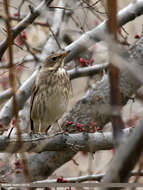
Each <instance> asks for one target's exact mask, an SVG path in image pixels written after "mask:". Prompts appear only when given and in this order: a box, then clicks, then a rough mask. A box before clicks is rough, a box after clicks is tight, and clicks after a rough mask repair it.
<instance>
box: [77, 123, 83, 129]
mask: <svg viewBox="0 0 143 190" xmlns="http://www.w3.org/2000/svg"><path fill="white" fill-rule="evenodd" d="M76 127H77V128H82V127H84V125H83V124H81V123H77V124H76Z"/></svg>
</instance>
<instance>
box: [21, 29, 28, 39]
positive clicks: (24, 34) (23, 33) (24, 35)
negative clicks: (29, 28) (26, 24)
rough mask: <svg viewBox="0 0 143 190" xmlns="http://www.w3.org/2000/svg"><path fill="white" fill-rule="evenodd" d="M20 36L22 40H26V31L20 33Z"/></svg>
mask: <svg viewBox="0 0 143 190" xmlns="http://www.w3.org/2000/svg"><path fill="white" fill-rule="evenodd" d="M21 36H22V37H23V38H24V39H27V34H26V31H25V30H24V31H23V32H22V33H21Z"/></svg>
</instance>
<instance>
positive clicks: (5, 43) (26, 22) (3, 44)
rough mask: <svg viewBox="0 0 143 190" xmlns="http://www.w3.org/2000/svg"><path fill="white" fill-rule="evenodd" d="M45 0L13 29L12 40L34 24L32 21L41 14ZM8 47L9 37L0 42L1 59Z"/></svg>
mask: <svg viewBox="0 0 143 190" xmlns="http://www.w3.org/2000/svg"><path fill="white" fill-rule="evenodd" d="M44 3H45V0H43V1H42V2H41V3H40V4H39V5H38V7H36V8H35V9H33V12H32V13H29V14H28V15H27V16H26V17H25V18H24V19H23V20H22V21H20V22H19V23H18V24H17V25H16V26H15V27H14V28H13V29H12V36H11V37H12V41H13V40H14V39H15V38H16V36H17V35H18V34H19V33H20V32H22V31H23V30H24V29H25V28H26V27H27V26H28V25H30V24H32V22H33V21H34V20H35V19H36V18H37V17H38V16H39V15H40V9H41V7H42V6H43V5H44ZM7 47H8V38H6V39H5V40H3V41H2V42H1V43H0V59H1V58H2V56H3V54H4V52H5V51H6V49H7Z"/></svg>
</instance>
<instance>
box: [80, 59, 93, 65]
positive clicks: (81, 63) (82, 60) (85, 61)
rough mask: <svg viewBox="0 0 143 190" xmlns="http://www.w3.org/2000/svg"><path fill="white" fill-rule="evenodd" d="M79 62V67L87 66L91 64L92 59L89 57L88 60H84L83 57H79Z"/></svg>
mask: <svg viewBox="0 0 143 190" xmlns="http://www.w3.org/2000/svg"><path fill="white" fill-rule="evenodd" d="M79 62H80V66H81V67H87V66H92V64H93V62H94V59H93V58H91V59H90V60H85V59H83V58H80V59H79Z"/></svg>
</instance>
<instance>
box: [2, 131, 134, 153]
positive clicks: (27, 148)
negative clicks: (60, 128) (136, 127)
mask: <svg viewBox="0 0 143 190" xmlns="http://www.w3.org/2000/svg"><path fill="white" fill-rule="evenodd" d="M132 131H133V129H132V128H129V129H125V130H124V136H125V137H126V138H127V137H128V136H130V134H131V133H132ZM22 143H23V151H24V152H36V153H38V152H44V151H66V150H70V149H71V151H72V150H74V151H75V152H78V151H87V152H95V151H97V150H110V149H111V148H113V147H114V143H113V137H112V133H111V132H104V133H102V132H101V133H99V132H96V133H89V134H87V133H83V134H82V133H77V134H68V135H66V134H65V135H64V134H63V135H62V134H59V135H56V136H54V137H50V136H47V135H33V136H29V135H26V134H23V135H22ZM90 143H92V145H93V149H91V147H90ZM7 147H8V149H7ZM19 151H20V147H19V140H17V138H16V136H12V137H10V138H7V137H6V136H0V152H9V153H18V152H19Z"/></svg>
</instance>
